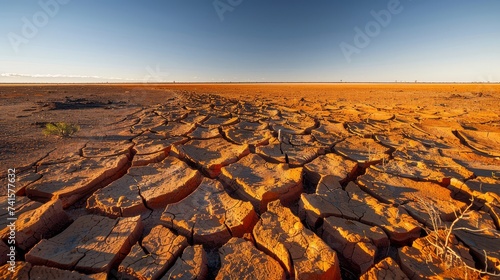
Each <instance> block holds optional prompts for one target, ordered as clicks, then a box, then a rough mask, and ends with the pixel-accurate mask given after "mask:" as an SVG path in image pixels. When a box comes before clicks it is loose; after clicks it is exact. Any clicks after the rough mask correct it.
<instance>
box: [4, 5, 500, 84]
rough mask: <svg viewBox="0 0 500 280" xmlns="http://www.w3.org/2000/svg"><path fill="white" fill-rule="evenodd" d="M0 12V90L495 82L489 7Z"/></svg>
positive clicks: (499, 28) (31, 8)
mask: <svg viewBox="0 0 500 280" xmlns="http://www.w3.org/2000/svg"><path fill="white" fill-rule="evenodd" d="M1 5H2V6H1V9H0V82H103V81H109V82H132V81H139V82H141V81H149V82H170V81H174V80H175V81H179V82H181V81H183V82H189V81H192V82H203V81H207V82H212V81H214V82H223V81H242V82H246V81H252V82H260V81H263V82H270V81H276V82H286V81H291V82H299V81H304V82H323V81H324V82H337V81H340V80H342V81H356V82H360V81H368V82H370V81H372V82H382V81H389V82H393V81H396V80H397V81H415V80H418V81H457V82H464V81H478V82H483V81H500V16H499V14H500V1H496V0H479V1H466V0H440V1H433V0H413V1H412V0H400V1H397V0H360V1H353V0H345V1H330V0H328V1H327V0H317V1H305V0H215V1H212V0H175V1H174V0H163V1H161V0H156V1H124V0H108V1H102V0H101V1H99V0H86V1H83V0H41V1H21V0H20V1H14V0H10V1H7V0H6V1H2V4H1ZM47 7H48V8H47ZM217 7H218V8H219V10H217ZM389 7H392V8H389ZM224 9H225V10H224ZM373 13H376V14H379V15H385V17H384V16H381V17H380V18H379V21H377V19H376V18H375V17H374V15H373ZM387 15H390V19H389V18H388V17H387ZM367 28H368V30H367ZM360 32H361V33H362V35H360ZM360 38H365V39H366V38H368V41H366V40H365V41H363V40H361V39H360ZM356 39H358V40H356ZM341 46H344V48H342V47H341ZM345 46H348V47H345Z"/></svg>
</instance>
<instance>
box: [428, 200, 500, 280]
mask: <svg viewBox="0 0 500 280" xmlns="http://www.w3.org/2000/svg"><path fill="white" fill-rule="evenodd" d="M420 203H421V205H422V207H423V208H424V210H425V211H426V213H427V214H428V215H429V218H430V221H431V224H432V228H431V229H428V228H425V230H426V231H427V233H428V235H427V242H428V243H429V244H430V245H431V246H432V247H433V248H434V249H435V251H434V253H435V255H436V256H437V257H438V258H439V259H440V261H441V263H442V264H444V265H445V266H446V268H447V269H449V268H462V269H463V270H464V276H466V278H469V277H471V276H473V275H474V276H479V275H489V276H495V277H496V276H500V275H499V274H497V273H492V272H489V271H488V261H487V260H488V257H487V253H486V251H483V253H484V259H485V268H484V270H481V269H477V268H475V267H472V266H470V265H469V264H467V263H466V261H465V260H464V259H463V258H462V256H461V255H460V254H459V252H457V249H456V248H453V239H454V235H453V231H455V230H465V231H469V232H483V231H488V229H472V228H466V227H458V228H457V227H456V225H457V223H458V222H460V221H461V220H468V219H469V216H470V211H472V210H471V208H472V206H473V204H474V198H472V199H471V202H470V204H469V205H468V206H467V208H465V210H463V211H458V212H456V213H455V220H454V221H453V222H451V224H449V225H448V224H446V223H444V222H443V221H442V220H441V217H440V215H439V211H438V210H437V206H436V205H432V204H430V203H428V202H427V201H426V200H424V199H420ZM472 278H474V277H472Z"/></svg>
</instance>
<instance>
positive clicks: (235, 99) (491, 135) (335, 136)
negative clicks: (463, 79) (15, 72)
mask: <svg viewBox="0 0 500 280" xmlns="http://www.w3.org/2000/svg"><path fill="white" fill-rule="evenodd" d="M0 108H1V110H2V112H1V113H2V118H0V140H1V141H0V151H1V153H0V173H1V175H2V176H1V189H0V190H1V191H0V194H1V197H0V203H1V205H2V207H1V213H0V216H1V217H0V224H1V226H0V230H1V231H0V232H1V237H2V241H0V252H1V255H0V265H2V266H1V267H0V278H1V279H106V278H108V279H340V278H343V279H358V278H361V279H408V278H409V279H421V278H434V279H441V278H454V279H478V278H490V279H494V278H495V277H496V276H495V274H500V231H499V230H500V85H499V84H417V83H415V84H409V83H407V84H403V83H394V84H348V83H339V84H157V85H153V84H133V85H132V84H130V85H129V84H122V85H117V84H114V85H111V84H110V85H104V84H103V85H89V84H87V85H84V84H81V85H80V84H71V85H70V84H61V85H47V84H39V85H20V84H18V85H15V84H12V85H8V84H4V85H1V86H0ZM57 123H62V124H63V125H68V126H70V125H75V126H76V125H77V126H78V127H79V130H78V131H77V132H76V133H74V134H72V135H70V136H68V137H61V136H57V135H50V134H49V135H44V133H43V132H44V131H46V130H47V128H46V127H47V125H48V124H49V125H50V124H57ZM14 169H15V170H14ZM13 198H15V199H13Z"/></svg>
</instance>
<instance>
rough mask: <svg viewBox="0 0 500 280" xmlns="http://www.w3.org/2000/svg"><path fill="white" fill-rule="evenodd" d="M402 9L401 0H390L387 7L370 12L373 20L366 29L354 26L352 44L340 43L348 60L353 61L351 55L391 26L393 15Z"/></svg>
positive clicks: (359, 51)
mask: <svg viewBox="0 0 500 280" xmlns="http://www.w3.org/2000/svg"><path fill="white" fill-rule="evenodd" d="M410 1H411V0H410ZM402 11H403V5H401V2H400V1H399V0H389V2H388V3H387V9H382V10H380V11H378V12H377V11H375V10H371V11H370V14H371V16H372V17H373V20H371V21H369V22H367V23H366V24H365V28H364V30H363V29H361V28H359V27H358V26H356V27H354V32H355V34H354V37H353V42H352V44H350V43H347V42H345V41H343V42H342V43H340V45H339V47H340V50H341V51H342V54H343V55H344V57H345V59H346V60H347V62H349V63H350V62H351V60H352V59H351V56H352V55H353V54H360V53H361V50H362V49H364V48H366V47H368V46H369V45H370V43H371V41H372V39H373V38H375V37H377V36H378V35H380V33H381V32H382V29H383V28H386V27H387V26H389V24H390V23H391V20H392V17H393V15H397V14H399V13H401V12H402Z"/></svg>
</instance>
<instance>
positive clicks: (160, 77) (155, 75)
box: [143, 64, 170, 83]
mask: <svg viewBox="0 0 500 280" xmlns="http://www.w3.org/2000/svg"><path fill="white" fill-rule="evenodd" d="M146 71H147V72H148V75H146V76H144V78H143V82H144V83H150V82H157V83H161V82H166V80H165V78H166V77H168V76H169V75H170V73H168V72H162V71H161V69H160V65H159V64H156V69H153V68H151V66H148V67H146Z"/></svg>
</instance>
